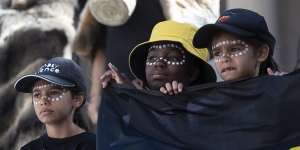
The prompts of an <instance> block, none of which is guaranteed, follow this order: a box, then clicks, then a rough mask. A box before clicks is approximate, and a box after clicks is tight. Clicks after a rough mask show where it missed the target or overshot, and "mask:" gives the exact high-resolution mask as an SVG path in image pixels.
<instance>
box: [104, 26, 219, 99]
mask: <svg viewBox="0 0 300 150" xmlns="http://www.w3.org/2000/svg"><path fill="white" fill-rule="evenodd" d="M196 31H197V29H196V28H195V27H194V26H192V25H189V24H186V23H178V22H174V21H163V22H160V23H158V24H157V25H155V27H154V28H153V30H152V33H151V37H150V39H149V41H146V42H144V43H141V44H139V45H137V46H136V47H135V48H134V49H133V50H132V51H131V53H130V56H129V66H130V70H131V72H132V74H133V75H134V76H135V77H136V78H138V79H141V81H142V84H140V85H142V86H138V85H137V84H135V85H137V86H136V87H137V88H139V89H152V90H160V91H161V92H163V93H165V94H170V95H173V94H178V93H180V92H182V90H183V86H190V85H196V84H201V83H207V82H215V81H216V75H215V73H214V70H213V69H212V67H211V66H210V65H209V64H208V63H207V62H206V61H207V57H208V51H207V49H196V48H195V47H194V46H193V45H192V38H193V36H194V34H195V33H196ZM109 67H110V70H109V71H107V72H106V73H105V74H104V75H102V76H101V82H102V85H103V87H106V85H107V83H108V81H110V80H111V79H114V80H115V81H116V82H117V83H124V79H123V78H121V76H120V75H119V73H118V71H117V69H116V68H115V67H113V65H111V64H109Z"/></svg>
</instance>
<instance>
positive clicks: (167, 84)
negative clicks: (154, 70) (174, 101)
mask: <svg viewBox="0 0 300 150" xmlns="http://www.w3.org/2000/svg"><path fill="white" fill-rule="evenodd" d="M165 87H166V89H167V91H168V94H170V95H173V89H172V85H171V83H169V82H168V83H166V84H165Z"/></svg>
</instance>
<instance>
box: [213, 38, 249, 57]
mask: <svg viewBox="0 0 300 150" xmlns="http://www.w3.org/2000/svg"><path fill="white" fill-rule="evenodd" d="M224 45H241V46H242V47H243V48H235V49H232V50H229V51H227V52H226V53H224V52H223V51H218V50H215V49H217V48H219V47H221V46H224ZM212 51H213V53H212V55H213V58H214V60H215V62H220V61H222V59H223V58H224V57H230V58H233V57H239V56H242V55H245V54H247V52H248V51H249V45H248V44H246V43H245V42H244V41H242V40H226V41H221V42H218V43H217V44H215V45H213V46H212Z"/></svg>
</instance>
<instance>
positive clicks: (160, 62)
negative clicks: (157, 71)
mask: <svg viewBox="0 0 300 150" xmlns="http://www.w3.org/2000/svg"><path fill="white" fill-rule="evenodd" d="M166 65H167V60H166V59H165V58H163V57H160V58H159V59H157V60H156V61H155V62H154V67H165V66H166Z"/></svg>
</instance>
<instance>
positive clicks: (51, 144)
mask: <svg viewBox="0 0 300 150" xmlns="http://www.w3.org/2000/svg"><path fill="white" fill-rule="evenodd" d="M94 149H96V135H95V134H93V133H87V132H84V133H81V134H77V135H74V136H71V137H67V138H63V139H56V138H50V137H48V135H47V134H44V135H42V136H41V137H39V138H38V139H36V140H33V141H31V142H29V143H28V144H26V145H24V146H23V147H22V148H21V150H94Z"/></svg>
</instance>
